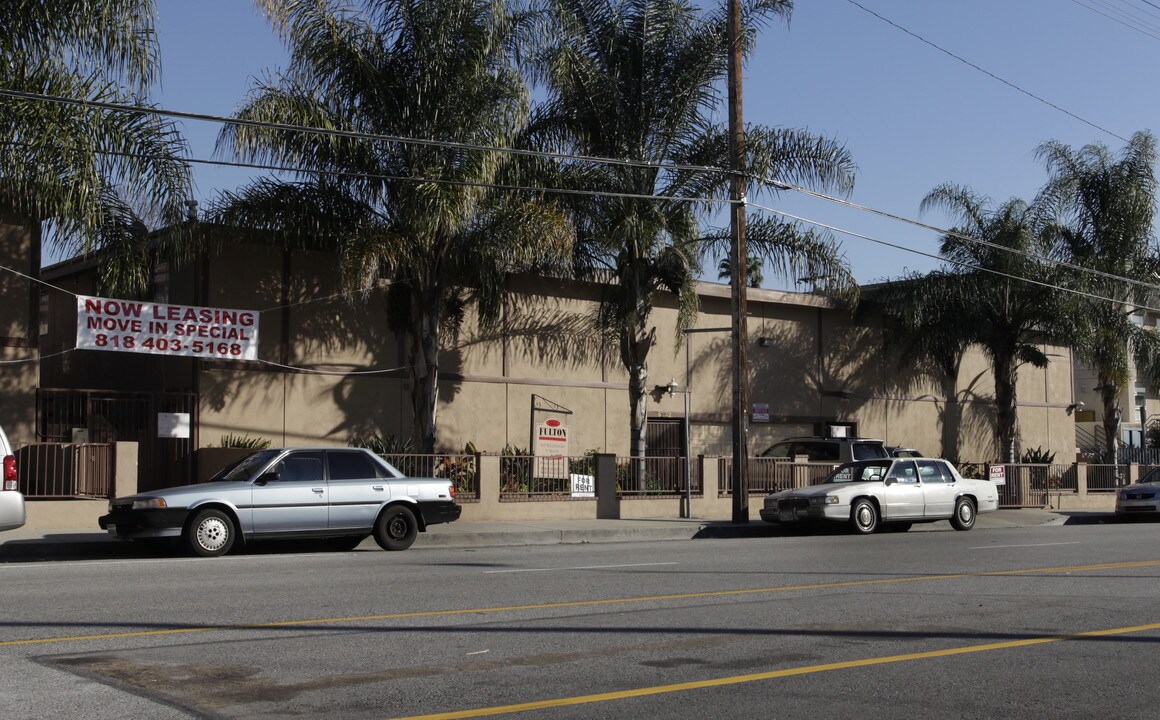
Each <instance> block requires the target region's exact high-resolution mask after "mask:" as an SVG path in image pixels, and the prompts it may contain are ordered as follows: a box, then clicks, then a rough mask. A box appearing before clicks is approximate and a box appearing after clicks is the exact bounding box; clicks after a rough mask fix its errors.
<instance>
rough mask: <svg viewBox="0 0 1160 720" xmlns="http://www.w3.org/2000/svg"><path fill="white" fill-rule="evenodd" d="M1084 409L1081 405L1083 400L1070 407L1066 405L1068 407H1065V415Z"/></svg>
mask: <svg viewBox="0 0 1160 720" xmlns="http://www.w3.org/2000/svg"><path fill="white" fill-rule="evenodd" d="M1084 407H1085V406H1084V404H1083V400H1080V401H1079V402H1077V403H1072V404H1071V405H1068V406H1067V414H1068V415H1071V414H1072V413H1074V412H1075V411H1076V410H1082V409H1083V408H1084Z"/></svg>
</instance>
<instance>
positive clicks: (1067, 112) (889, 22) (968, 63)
mask: <svg viewBox="0 0 1160 720" xmlns="http://www.w3.org/2000/svg"><path fill="white" fill-rule="evenodd" d="M846 2H848V3H850V4H851V5H853V6H854V7H856V8H858V9H860V10H862V11H863V12H866V13H869V14H870V15H873V16H874V17H876V18H878V19H879V20H881V21H882V22H884V23H886V24H887V25H890V26H892V27H894V28H897V29H898V30H901V31H902V32H904V33H906V34H907V35H909V36H911V37H912V38H914V39H916V40H918V41H919V42H922V43H925V44H927V45H929V46H931V47H932V48H934V49H935V50H938V51H939V52H941V53H943V54H945V55H949V56H950V57H952V58H954V59H955V60H958V61H959V62H961V63H962V64H964V65H966V66H967V67H971V68H974V69H975V70H978V71H979V72H981V73H983V74H984V75H986V76H987V77H989V78H992V79H994V80H998V81H999V82H1001V83H1003V84H1004V85H1006V86H1007V87H1009V88H1011V89H1012V90H1016V91H1018V92H1020V93H1023V94H1024V95H1026V96H1027V97H1029V98H1031V99H1033V100H1036V101H1038V102H1040V103H1043V104H1044V105H1046V106H1048V107H1050V108H1053V109H1055V110H1058V111H1059V112H1061V113H1063V114H1064V115H1067V116H1069V117H1072V118H1074V119H1076V120H1079V121H1080V122H1081V123H1083V124H1085V125H1088V126H1090V127H1093V128H1095V129H1096V130H1099V131H1100V132H1103V133H1107V134H1108V135H1111V136H1112V137H1114V138H1117V139H1119V140H1122V141H1123V142H1128V138H1126V137H1123V136H1122V135H1119V134H1117V133H1114V132H1112V131H1111V130H1108V129H1107V128H1105V127H1102V126H1100V125H1097V124H1095V123H1094V122H1092V121H1090V120H1085V119H1084V118H1082V117H1080V116H1079V115H1076V114H1075V113H1073V112H1071V111H1070V110H1065V109H1064V108H1062V107H1060V106H1059V105H1056V104H1055V103H1053V102H1051V101H1050V100H1046V99H1044V98H1042V97H1040V96H1039V95H1036V94H1035V93H1033V92H1031V91H1029V90H1024V89H1023V88H1021V87H1019V86H1018V85H1016V84H1015V83H1013V82H1011V81H1009V80H1006V79H1004V78H1001V77H999V76H998V75H996V74H995V73H993V72H991V71H990V70H985V69H983V68H981V67H979V66H978V65H976V64H975V63H973V62H971V61H970V60H967V59H966V58H964V57H962V56H959V55H956V54H954V53H953V52H951V51H950V50H947V49H946V48H944V47H942V46H940V45H938V44H936V43H933V42H931V41H930V40H927V39H926V38H924V37H923V36H921V35H919V34H918V33H916V32H913V31H911V30H908V29H907V28H904V27H903V26H901V25H899V24H898V23H896V22H894V21H893V20H890V19H889V18H886V17H883V16H882V15H879V14H878V13H876V12H874V11H873V10H871V9H870V8H868V7H866V6H865V5H862V4H861V3H859V2H857V0H846Z"/></svg>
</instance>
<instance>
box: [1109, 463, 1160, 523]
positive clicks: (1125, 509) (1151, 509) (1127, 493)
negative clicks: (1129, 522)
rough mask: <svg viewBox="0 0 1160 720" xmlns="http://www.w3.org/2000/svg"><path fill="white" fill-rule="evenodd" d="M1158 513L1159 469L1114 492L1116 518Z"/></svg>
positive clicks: (1159, 493) (1159, 502) (1159, 509)
mask: <svg viewBox="0 0 1160 720" xmlns="http://www.w3.org/2000/svg"><path fill="white" fill-rule="evenodd" d="M1157 513H1160V468H1156V469H1155V470H1153V471H1152V472H1150V473H1148V474H1147V475H1145V476H1144V477H1143V478H1141V479H1140V481H1139V482H1135V483H1132V484H1131V485H1126V486H1124V487H1122V488H1120V489H1119V491H1118V492H1116V517H1120V518H1126V517H1139V516H1141V515H1156V514H1157Z"/></svg>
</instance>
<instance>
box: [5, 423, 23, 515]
mask: <svg viewBox="0 0 1160 720" xmlns="http://www.w3.org/2000/svg"><path fill="white" fill-rule="evenodd" d="M0 458H3V462H4V470H3V472H4V475H3V478H4V479H3V484H2V485H0V530H15V529H16V528H18V527H23V526H24V521H25V518H26V515H25V513H24V496H23V495H22V494H20V490H18V489H17V488H18V487H19V481H18V480H17V479H16V455H15V454H14V453H13V452H12V445H11V444H9V442H8V436H7V435H5V434H4V428H0Z"/></svg>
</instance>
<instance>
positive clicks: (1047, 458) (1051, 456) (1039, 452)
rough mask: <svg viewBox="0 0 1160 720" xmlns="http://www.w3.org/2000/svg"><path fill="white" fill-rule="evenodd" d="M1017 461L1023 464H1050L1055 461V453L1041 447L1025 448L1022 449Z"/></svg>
mask: <svg viewBox="0 0 1160 720" xmlns="http://www.w3.org/2000/svg"><path fill="white" fill-rule="evenodd" d="M1019 462H1021V463H1023V464H1025V465H1050V464H1052V463H1054V462H1055V453H1053V452H1050V451H1047V450H1044V449H1043V448H1041V447H1037V448H1035V449H1032V448H1027V449H1026V450H1024V451H1023V457H1021V458H1020V459H1019Z"/></svg>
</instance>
